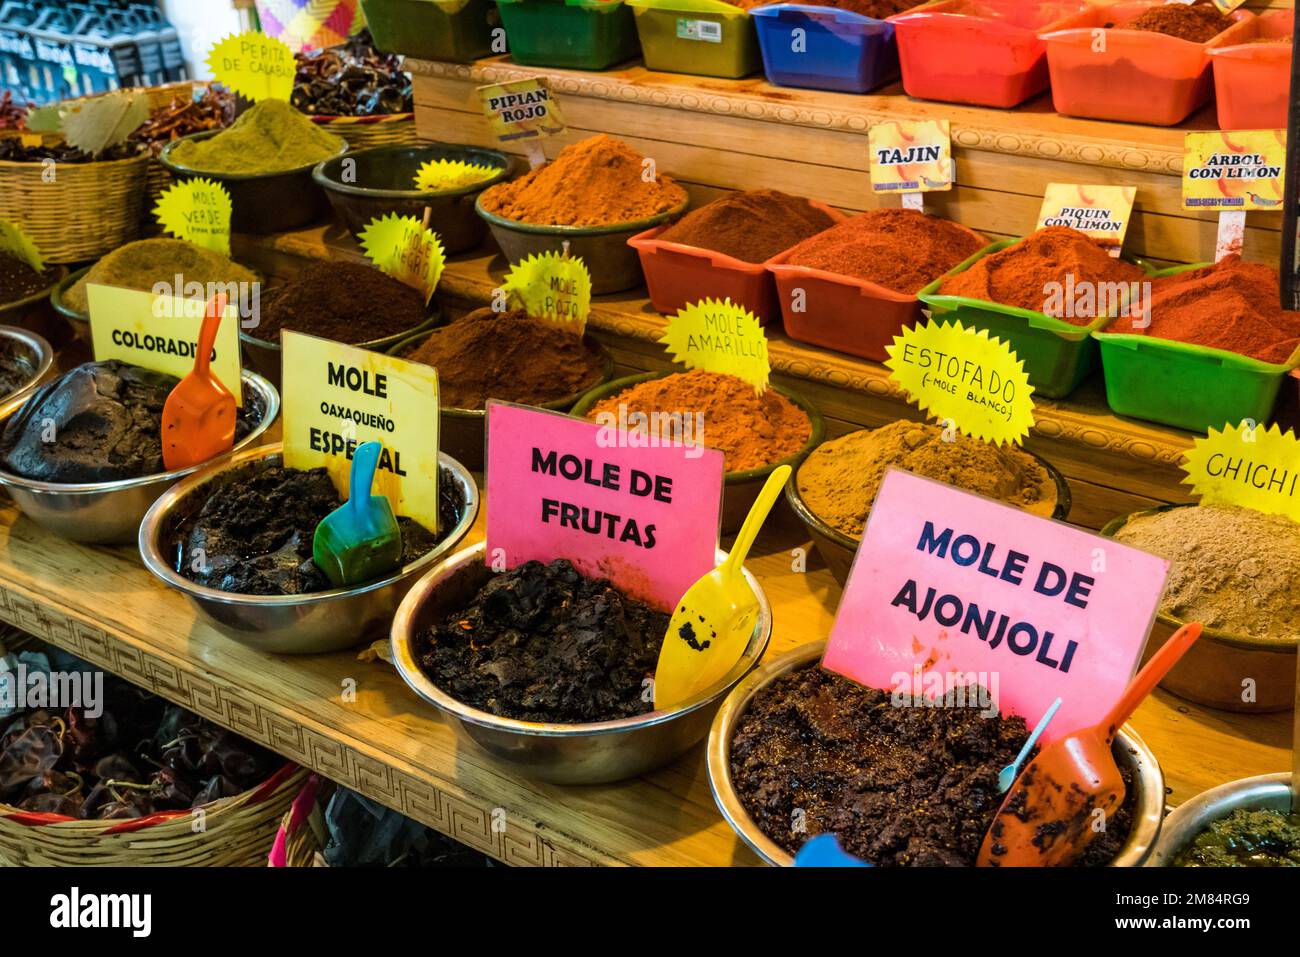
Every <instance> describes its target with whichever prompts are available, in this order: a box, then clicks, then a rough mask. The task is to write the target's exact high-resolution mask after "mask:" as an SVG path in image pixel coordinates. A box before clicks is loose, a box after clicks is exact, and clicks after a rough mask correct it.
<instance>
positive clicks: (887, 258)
mask: <svg viewBox="0 0 1300 957" xmlns="http://www.w3.org/2000/svg"><path fill="white" fill-rule="evenodd" d="M984 245H985V242H984V240H983V239H981V238H980V237H979V236H977V235H976V234H975V233H972V232H971V231H970V230H968V229H966V228H965V227H963V226H958V225H957V224H956V223H954V222H951V221H949V220H946V219H940V218H939V217H938V216H931V215H929V214H927V213H922V212H920V211H919V210H915V209H877V210H873V211H871V212H869V213H863V214H862V215H860V216H854V217H853V218H852V219H846V220H844V222H842V223H839V224H838V225H835V226H832V227H831V228H830V229H828V230H826V231H825V232H822V233H818V234H817V235H816V236H813V237H812V238H811V239H806V240H804V241H803V242H802V243H800V244H799V245H798V246H796V247H795V248H794V249H792V250H791V251H790V253H789V255H788V256H786V257H785V262H786V264H788V265H791V266H808V267H809V268H812V269H821V270H824V271H826V272H830V273H835V274H837V275H840V276H852V277H853V278H855V279H863V280H866V281H868V282H874V283H877V284H879V285H881V286H884V287H885V288H887V289H892V290H894V291H895V292H900V293H904V294H915V293H917V292H919V291H920V290H921V289H922V288H923V287H925V286H927V285H928V284H930V283H931V282H933V281H934V280H935V279H937V278H939V277H940V276H942V275H943V274H944V273H946V272H947V271H948V270H949V269H951V268H952V267H953V266H955V265H957V264H958V263H959V262H962V261H963V260H966V259H969V258H970V257H971V256H972V255H973V254H974V253H975V252H976V251H978V250H980V249H982V248H983V247H984Z"/></svg>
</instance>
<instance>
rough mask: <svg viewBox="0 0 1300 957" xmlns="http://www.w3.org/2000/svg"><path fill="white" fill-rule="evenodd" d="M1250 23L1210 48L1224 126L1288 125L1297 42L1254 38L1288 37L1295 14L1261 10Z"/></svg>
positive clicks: (1261, 127)
mask: <svg viewBox="0 0 1300 957" xmlns="http://www.w3.org/2000/svg"><path fill="white" fill-rule="evenodd" d="M1249 24H1250V25H1249V27H1248V29H1247V30H1246V31H1245V32H1244V33H1242V34H1240V35H1239V36H1237V37H1236V39H1235V40H1234V41H1233V43H1231V44H1230V45H1228V46H1218V47H1213V48H1212V49H1211V50H1210V58H1211V59H1212V60H1213V62H1214V99H1215V102H1216V103H1217V104H1218V109H1219V129H1221V130H1280V129H1284V128H1285V127H1286V96H1287V90H1288V89H1289V88H1290V85H1291V49H1292V46H1291V44H1290V43H1276V44H1274V43H1251V42H1250V41H1252V40H1264V39H1272V38H1274V37H1289V36H1291V31H1292V30H1293V28H1294V26H1295V20H1294V17H1293V15H1292V12H1291V11H1290V10H1274V11H1272V12H1270V13H1264V14H1260V15H1259V16H1257V17H1255V18H1254V19H1253V20H1251V21H1249Z"/></svg>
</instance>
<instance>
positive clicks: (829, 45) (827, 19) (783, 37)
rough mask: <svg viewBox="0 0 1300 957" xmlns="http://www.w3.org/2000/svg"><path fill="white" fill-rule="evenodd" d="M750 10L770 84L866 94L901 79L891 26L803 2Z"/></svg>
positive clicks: (770, 5) (771, 5)
mask: <svg viewBox="0 0 1300 957" xmlns="http://www.w3.org/2000/svg"><path fill="white" fill-rule="evenodd" d="M749 12H750V14H751V15H752V16H753V17H754V25H755V26H757V27H758V44H759V47H760V48H761V49H762V51H763V70H764V72H766V73H767V81H768V82H769V83H772V84H774V85H776V86H801V87H807V88H809V89H813V90H839V91H840V92H843V93H866V92H867V91H868V90H872V89H875V88H876V87H878V86H880V85H881V84H883V83H888V82H890V81H891V80H895V79H897V78H898V47H897V45H895V43H894V25H893V24H892V23H886V22H885V21H884V20H873V19H872V18H871V17H864V16H862V15H861V14H860V13H850V12H849V11H847V10H839V9H836V8H835V7H817V6H809V5H806V4H799V3H775V4H769V5H767V6H764V7H755V8H754V9H752V10H750V11H749ZM796 30H799V31H803V32H802V34H796V32H795V31H796Z"/></svg>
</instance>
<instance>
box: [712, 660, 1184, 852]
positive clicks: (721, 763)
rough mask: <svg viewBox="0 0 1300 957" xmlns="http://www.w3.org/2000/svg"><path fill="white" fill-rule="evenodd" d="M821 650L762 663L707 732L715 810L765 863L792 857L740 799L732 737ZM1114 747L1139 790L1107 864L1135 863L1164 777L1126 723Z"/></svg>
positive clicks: (1152, 828)
mask: <svg viewBox="0 0 1300 957" xmlns="http://www.w3.org/2000/svg"><path fill="white" fill-rule="evenodd" d="M825 650H826V642H825V641H814V642H811V643H809V644H806V645H800V646H799V647H798V648H796V649H794V650H793V651H790V652H787V653H786V654H784V655H781V656H780V657H779V658H774V659H772V660H771V661H769V662H766V663H765V664H764V665H763V666H762V667H761V668H758V669H756V670H755V671H754V672H752V673H751V674H750V675H749V677H747V678H746V679H745V680H744V681H742V682H740V684H738V685H737V686H736V688H735V689H734V690H733V691H732V692H731V694H730V695H728V696H727V700H726V701H724V702H723V703H722V707H721V708H719V709H718V716H717V717H716V718H715V719H714V720H713V728H712V729H711V730H710V731H709V744H708V751H707V755H708V768H709V787H710V789H712V791H713V800H714V801H716V802H717V805H718V810H719V811H721V812H722V816H723V817H724V818H726V819H727V823H728V824H730V825H731V827H732V829H733V830H735V832H736V833H737V834H738V835H740V839H741V840H743V841H744V842H745V843H746V844H748V845H749V846H750V847H751V848H752V849H753V851H754V853H755V854H757V855H758V856H759V857H760V858H761V859H762V860H763V861H764V863H767V864H772V865H775V866H778V867H790V866H791V865H793V864H794V856H793V855H792V854H789V853H788V852H787V851H786V850H785V849H784V848H782V847H781V846H780V845H778V844H777V843H776V842H775V841H773V840H772V839H771V838H770V837H768V836H767V835H766V834H764V833H763V832H762V831H761V830H760V829H759V827H758V825H757V824H755V823H754V820H753V818H751V817H750V816H749V812H748V811H746V810H745V805H744V804H742V803H741V800H740V796H739V795H738V794H737V793H736V788H735V784H734V783H733V782H732V780H731V739H732V736H733V735H735V733H736V725H737V724H739V723H740V719H741V717H742V716H743V715H744V714H745V710H746V709H747V708H748V707H749V702H750V701H751V700H752V699H753V697H754V695H755V694H757V693H758V692H759V691H760V690H761V689H762V688H765V687H766V686H767V685H769V684H771V683H772V682H773V681H774V680H776V679H777V678H778V677H780V676H781V675H783V674H785V673H786V672H789V671H795V670H797V669H799V668H804V667H808V666H810V665H814V664H816V663H817V662H818V661H820V660H821V657H822V653H823V652H825ZM1113 751H1114V755H1115V760H1116V762H1118V763H1119V765H1120V767H1121V768H1123V767H1124V766H1125V765H1127V766H1128V767H1129V768H1131V769H1132V771H1133V774H1134V776H1135V778H1136V780H1137V782H1138V786H1139V790H1138V795H1137V806H1136V807H1135V808H1134V809H1133V830H1132V831H1130V832H1129V836H1128V841H1127V842H1126V843H1125V844H1124V846H1123V847H1122V848H1120V850H1119V853H1118V854H1116V855H1115V857H1114V858H1113V859H1112V860H1111V862H1110V866H1111V867H1138V866H1140V865H1141V864H1142V862H1143V861H1144V860H1146V858H1147V856H1148V855H1149V854H1150V853H1151V849H1152V847H1154V846H1155V843H1156V839H1157V838H1158V837H1159V835H1160V822H1161V818H1162V817H1163V816H1164V810H1165V778H1164V775H1163V774H1162V773H1161V771H1160V765H1159V764H1158V763H1157V762H1156V759H1155V755H1153V754H1152V753H1151V750H1150V749H1149V748H1148V747H1147V746H1146V743H1145V742H1144V741H1143V740H1142V739H1141V738H1140V737H1138V736H1137V733H1136V732H1135V731H1133V729H1131V728H1129V727H1128V726H1127V725H1126V726H1124V727H1123V728H1121V729H1120V731H1119V734H1118V735H1116V737H1115V745H1114V749H1113Z"/></svg>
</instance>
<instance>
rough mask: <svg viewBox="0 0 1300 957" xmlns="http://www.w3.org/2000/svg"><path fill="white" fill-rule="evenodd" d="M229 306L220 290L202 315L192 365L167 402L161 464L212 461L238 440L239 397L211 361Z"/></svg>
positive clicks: (175, 466)
mask: <svg viewBox="0 0 1300 957" xmlns="http://www.w3.org/2000/svg"><path fill="white" fill-rule="evenodd" d="M225 312H226V294H225V293H222V292H219V293H217V294H216V295H215V296H213V297H212V299H211V300H210V301H209V302H208V308H207V311H206V312H205V313H204V315H203V326H202V327H201V328H200V330H199V342H198V346H197V347H196V348H195V350H194V368H193V369H192V370H191V371H190V373H189V375H187V376H186V377H185V378H184V379H181V381H180V382H178V383H176V387H175V388H174V389H172V391H171V393H170V394H169V395H168V396H167V401H166V403H164V405H163V414H162V447H163V449H162V453H163V466H164V467H166V469H167V471H169V472H171V471H174V470H176V469H187V468H189V467H190V466H191V465H199V464H201V463H203V462H207V461H210V460H211V459H214V458H216V457H217V456H218V455H220V454H221V453H222V452H228V451H230V448H231V446H233V445H234V444H235V397H234V395H233V394H231V392H230V390H229V389H227V388H226V387H225V386H224V385H222V384H221V381H220V380H219V379H218V378H217V377H216V376H214V375H213V374H212V368H211V365H210V359H211V356H212V346H213V344H214V343H215V342H216V341H217V328H218V327H219V326H220V325H221V317H222V316H223V315H224V314H225Z"/></svg>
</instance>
